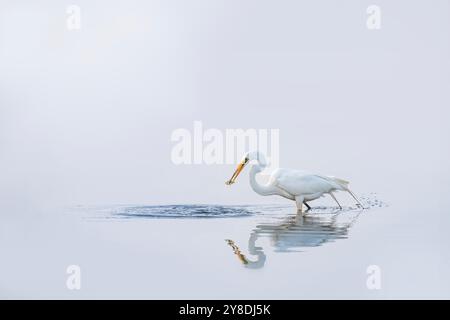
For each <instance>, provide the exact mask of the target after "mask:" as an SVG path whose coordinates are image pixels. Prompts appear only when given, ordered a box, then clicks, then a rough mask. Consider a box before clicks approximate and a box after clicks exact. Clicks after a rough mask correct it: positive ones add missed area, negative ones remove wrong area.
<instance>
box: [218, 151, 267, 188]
mask: <svg viewBox="0 0 450 320" xmlns="http://www.w3.org/2000/svg"><path fill="white" fill-rule="evenodd" d="M253 160H254V161H256V162H258V163H259V164H260V165H262V166H266V159H265V157H264V156H263V155H262V153H260V152H258V151H250V152H247V153H246V154H244V156H243V157H242V160H241V162H239V164H238V166H237V168H236V170H235V171H234V173H233V175H232V176H231V178H230V180H228V181H227V182H225V183H226V184H227V185H230V184H233V183H235V182H236V179H237V177H238V176H239V174H240V173H241V171H242V170H243V169H244V167H245V166H246V165H247V164H248V163H249V162H251V161H253Z"/></svg>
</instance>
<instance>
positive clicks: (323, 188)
mask: <svg viewBox="0 0 450 320" xmlns="http://www.w3.org/2000/svg"><path fill="white" fill-rule="evenodd" d="M273 180H274V181H273V182H274V184H276V185H277V186H279V187H280V188H282V189H284V190H286V191H287V192H289V193H290V194H293V195H307V194H316V193H324V192H330V191H332V190H333V189H341V187H340V185H339V184H338V183H336V182H335V181H334V180H333V179H332V178H330V177H326V176H320V175H317V174H313V173H309V172H306V171H300V170H291V169H278V170H277V171H276V172H274V175H273Z"/></svg>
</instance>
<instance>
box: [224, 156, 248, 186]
mask: <svg viewBox="0 0 450 320" xmlns="http://www.w3.org/2000/svg"><path fill="white" fill-rule="evenodd" d="M247 162H248V159H245V160H242V161H241V163H239V164H238V166H237V168H236V171H234V173H233V175H232V176H231V178H230V180H228V181H227V182H225V184H226V185H230V184H233V183H235V182H236V179H237V177H238V175H239V173H241V171H242V169H244V167H245V165H246V164H247Z"/></svg>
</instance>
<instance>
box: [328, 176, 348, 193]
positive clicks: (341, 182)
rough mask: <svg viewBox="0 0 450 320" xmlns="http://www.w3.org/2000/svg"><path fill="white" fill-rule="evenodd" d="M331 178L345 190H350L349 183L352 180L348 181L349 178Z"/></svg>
mask: <svg viewBox="0 0 450 320" xmlns="http://www.w3.org/2000/svg"><path fill="white" fill-rule="evenodd" d="M330 179H331V180H333V181H334V182H335V183H337V184H338V185H339V186H340V187H341V188H342V189H343V190H345V191H348V184H349V183H350V182H348V181H347V180H344V179H339V178H336V177H330Z"/></svg>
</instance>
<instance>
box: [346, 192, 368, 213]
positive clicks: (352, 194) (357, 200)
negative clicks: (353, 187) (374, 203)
mask: <svg viewBox="0 0 450 320" xmlns="http://www.w3.org/2000/svg"><path fill="white" fill-rule="evenodd" d="M347 191H348V193H350V194H351V196H352V197H353V199H355V200H356V202H357V203H358V205H359V206H360V207H361V208H363V209H364V207H363V205H362V204H361V201H359V199H358V198H357V197H356V195H355V194H354V193H353V192H351V191H350V189H347Z"/></svg>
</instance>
